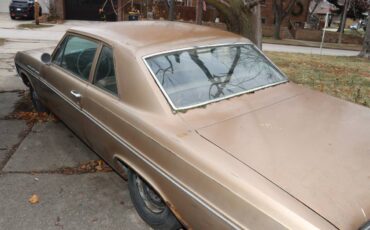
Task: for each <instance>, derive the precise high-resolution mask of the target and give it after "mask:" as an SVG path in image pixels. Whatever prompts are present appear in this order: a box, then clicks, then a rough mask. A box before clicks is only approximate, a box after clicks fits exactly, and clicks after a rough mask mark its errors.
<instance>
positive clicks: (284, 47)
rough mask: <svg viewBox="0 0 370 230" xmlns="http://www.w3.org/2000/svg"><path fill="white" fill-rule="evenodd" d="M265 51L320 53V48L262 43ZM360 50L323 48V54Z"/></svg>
mask: <svg viewBox="0 0 370 230" xmlns="http://www.w3.org/2000/svg"><path fill="white" fill-rule="evenodd" d="M262 50H263V51H275V52H287V53H303V54H320V48H316V47H305V46H291V45H278V44H267V43H264V44H263V45H262ZM358 53H359V51H352V50H340V49H325V48H324V49H322V53H321V54H322V55H329V56H357V55H358Z"/></svg>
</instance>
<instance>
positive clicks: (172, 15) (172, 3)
mask: <svg viewBox="0 0 370 230" xmlns="http://www.w3.org/2000/svg"><path fill="white" fill-rule="evenodd" d="M168 20H170V21H174V20H175V0H170V7H169V9H168Z"/></svg>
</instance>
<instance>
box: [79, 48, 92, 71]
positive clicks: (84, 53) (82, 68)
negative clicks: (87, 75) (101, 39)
mask: <svg viewBox="0 0 370 230" xmlns="http://www.w3.org/2000/svg"><path fill="white" fill-rule="evenodd" d="M89 52H95V48H89V49H85V50H82V51H81V52H80V53H79V54H78V56H77V60H76V67H77V71H78V73H79V74H80V75H81V76H82V75H83V74H84V72H86V67H88V66H91V65H90V64H91V63H92V60H91V61H89V62H88V63H87V65H81V59H83V58H89V57H90V56H91V55H90V54H89ZM89 55H90V56H89Z"/></svg>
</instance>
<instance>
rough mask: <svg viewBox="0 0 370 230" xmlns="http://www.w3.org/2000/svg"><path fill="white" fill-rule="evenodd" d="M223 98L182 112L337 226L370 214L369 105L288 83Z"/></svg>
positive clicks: (205, 135)
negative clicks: (232, 99)
mask: <svg viewBox="0 0 370 230" xmlns="http://www.w3.org/2000/svg"><path fill="white" fill-rule="evenodd" d="M253 99H255V100H254V102H251V100H253ZM220 103H224V102H220ZM225 103H226V104H229V106H228V107H229V108H230V109H229V110H227V109H225V110H224V111H225V112H222V111H218V112H216V111H217V109H216V108H217V106H215V105H210V107H211V108H210V109H209V110H207V109H203V110H202V109H198V110H197V111H196V112H195V114H196V115H197V116H194V115H195V114H193V113H192V112H191V111H189V113H185V114H183V115H182V117H183V118H184V120H185V121H186V122H188V123H189V124H190V125H192V126H193V127H194V128H195V129H196V130H197V132H198V133H199V135H201V136H202V137H203V138H205V139H207V140H208V141H209V142H211V143H213V144H215V145H217V146H218V147H219V148H221V149H223V150H224V151H225V152H227V153H229V154H230V155H232V156H233V157H235V158H236V159H238V160H239V161H241V162H242V163H244V164H245V165H246V166H248V167H250V168H253V169H254V170H256V171H257V172H258V173H260V174H261V175H262V176H264V177H265V178H267V179H268V180H270V181H271V182H273V183H274V184H276V185H277V186H279V187H280V188H282V189H283V190H285V191H286V192H287V193H289V194H290V195H292V196H293V197H295V198H296V199H298V200H299V201H301V202H302V203H304V204H305V205H307V206H308V207H310V208H311V209H313V210H314V211H315V212H317V213H318V214H320V215H321V216H322V217H324V218H325V219H327V220H328V221H329V222H331V223H332V224H333V225H335V226H336V227H338V228H340V229H356V228H358V227H359V226H360V225H361V224H362V223H364V222H365V221H366V220H368V219H369V216H370V195H369V194H370V170H369V164H370V110H369V109H368V108H366V107H363V106H359V105H355V104H352V103H349V102H345V101H343V100H340V99H337V98H334V97H331V96H327V95H324V94H322V93H319V92H314V91H310V90H306V89H303V88H301V87H299V86H295V85H293V84H290V83H288V84H286V85H285V86H284V85H283V86H278V87H275V88H270V89H268V90H265V91H264V92H262V91H261V92H256V93H255V95H245V96H243V97H241V98H236V102H235V103H234V104H232V103H231V102H225ZM231 105H233V106H231ZM242 105H244V107H243V106H242ZM219 107H221V108H222V107H224V105H222V104H220V105H219ZM224 108H227V107H224ZM209 111H212V112H213V113H215V114H216V115H214V116H213V114H209ZM221 114H226V115H225V116H222V115H221ZM207 116H208V117H209V118H210V119H203V120H202V119H200V118H199V117H204V118H206V117H207ZM212 117H213V118H212ZM214 117H216V118H214ZM221 117H226V118H225V119H221ZM209 120H210V121H209Z"/></svg>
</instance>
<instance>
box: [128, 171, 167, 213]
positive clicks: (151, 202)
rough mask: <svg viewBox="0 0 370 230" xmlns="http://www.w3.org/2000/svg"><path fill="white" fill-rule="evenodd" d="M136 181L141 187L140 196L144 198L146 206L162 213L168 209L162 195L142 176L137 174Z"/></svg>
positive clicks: (152, 210) (139, 187) (154, 211)
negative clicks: (141, 177)
mask: <svg viewBox="0 0 370 230" xmlns="http://www.w3.org/2000/svg"><path fill="white" fill-rule="evenodd" d="M135 182H136V185H137V187H138V189H139V194H140V197H141V198H142V199H143V201H144V203H145V206H146V207H147V208H148V209H149V210H150V211H151V212H153V213H161V212H163V211H164V210H165V209H166V204H165V203H164V202H163V200H162V199H161V197H160V196H159V195H158V194H157V193H156V192H155V191H154V190H153V189H152V188H151V187H149V186H148V185H147V184H146V183H145V182H144V181H142V180H141V179H140V177H138V176H136V175H135Z"/></svg>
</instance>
